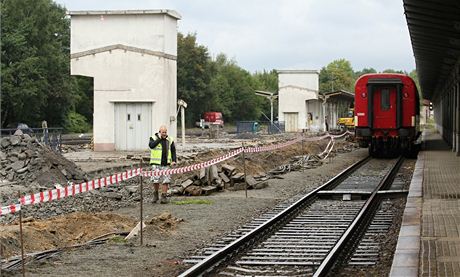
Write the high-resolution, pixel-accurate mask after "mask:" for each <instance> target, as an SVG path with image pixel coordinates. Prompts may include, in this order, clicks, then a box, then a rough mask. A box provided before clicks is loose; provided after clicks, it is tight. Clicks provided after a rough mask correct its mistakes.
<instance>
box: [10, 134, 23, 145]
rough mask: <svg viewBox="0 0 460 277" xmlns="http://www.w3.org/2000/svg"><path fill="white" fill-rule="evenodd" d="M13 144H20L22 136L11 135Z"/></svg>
mask: <svg viewBox="0 0 460 277" xmlns="http://www.w3.org/2000/svg"><path fill="white" fill-rule="evenodd" d="M10 142H11V145H18V144H19V143H20V142H21V137H19V136H11V137H10Z"/></svg>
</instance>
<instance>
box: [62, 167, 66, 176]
mask: <svg viewBox="0 0 460 277" xmlns="http://www.w3.org/2000/svg"><path fill="white" fill-rule="evenodd" d="M61 173H62V175H64V176H67V170H65V168H62V169H61Z"/></svg>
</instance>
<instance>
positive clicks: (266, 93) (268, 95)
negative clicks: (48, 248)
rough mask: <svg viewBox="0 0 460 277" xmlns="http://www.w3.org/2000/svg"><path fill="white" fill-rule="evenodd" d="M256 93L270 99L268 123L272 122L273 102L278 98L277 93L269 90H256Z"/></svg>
mask: <svg viewBox="0 0 460 277" xmlns="http://www.w3.org/2000/svg"><path fill="white" fill-rule="evenodd" d="M255 92H256V95H259V96H262V97H265V98H267V99H268V100H270V123H271V124H273V102H274V101H275V100H276V99H278V94H275V92H270V91H262V90H256V91H255Z"/></svg>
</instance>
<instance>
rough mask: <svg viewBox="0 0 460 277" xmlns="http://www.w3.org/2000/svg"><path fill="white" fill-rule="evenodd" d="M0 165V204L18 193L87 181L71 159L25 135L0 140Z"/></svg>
mask: <svg viewBox="0 0 460 277" xmlns="http://www.w3.org/2000/svg"><path fill="white" fill-rule="evenodd" d="M0 165H1V169H0V195H1V196H0V206H1V205H2V204H10V202H11V201H12V200H13V199H17V193H18V192H20V193H31V192H38V191H41V190H48V189H50V188H54V186H55V184H60V185H65V184H67V182H75V183H80V182H83V181H85V180H87V176H86V174H85V173H84V172H83V171H82V170H81V169H79V168H78V166H76V165H75V164H74V163H73V162H71V161H69V160H67V159H66V158H64V157H63V156H62V155H61V154H60V153H56V152H54V151H52V150H51V149H50V148H49V147H47V146H45V145H42V144H41V143H40V142H39V141H37V139H36V138H35V137H30V136H29V135H27V134H22V135H18V136H9V137H3V138H1V139H0Z"/></svg>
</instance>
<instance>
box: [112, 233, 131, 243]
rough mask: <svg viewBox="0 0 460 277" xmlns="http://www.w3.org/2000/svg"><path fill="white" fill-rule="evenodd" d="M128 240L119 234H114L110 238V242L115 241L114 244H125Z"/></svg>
mask: <svg viewBox="0 0 460 277" xmlns="http://www.w3.org/2000/svg"><path fill="white" fill-rule="evenodd" d="M127 242H128V241H127V240H126V239H125V238H124V237H122V236H119V235H116V236H113V237H111V238H110V239H109V243H114V244H125V243H127Z"/></svg>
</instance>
